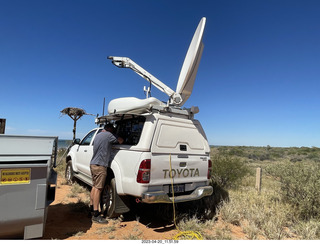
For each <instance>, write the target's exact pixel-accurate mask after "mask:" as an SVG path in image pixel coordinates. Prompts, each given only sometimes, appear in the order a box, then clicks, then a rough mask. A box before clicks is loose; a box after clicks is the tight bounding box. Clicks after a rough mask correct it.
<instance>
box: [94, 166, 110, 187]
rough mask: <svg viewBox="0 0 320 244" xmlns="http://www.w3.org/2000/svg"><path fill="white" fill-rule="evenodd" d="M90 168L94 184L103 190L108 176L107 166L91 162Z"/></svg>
mask: <svg viewBox="0 0 320 244" xmlns="http://www.w3.org/2000/svg"><path fill="white" fill-rule="evenodd" d="M90 170H91V175H92V183H93V186H94V187H95V188H97V189H99V190H102V189H103V187H104V185H105V182H106V178H107V168H106V167H104V166H100V165H95V164H90Z"/></svg>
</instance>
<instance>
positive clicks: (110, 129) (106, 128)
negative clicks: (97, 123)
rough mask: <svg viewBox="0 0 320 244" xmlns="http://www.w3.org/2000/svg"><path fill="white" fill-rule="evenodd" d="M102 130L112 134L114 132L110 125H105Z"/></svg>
mask: <svg viewBox="0 0 320 244" xmlns="http://www.w3.org/2000/svg"><path fill="white" fill-rule="evenodd" d="M104 129H105V130H106V131H109V132H113V131H114V127H113V125H112V124H110V123H108V124H106V125H105V126H104Z"/></svg>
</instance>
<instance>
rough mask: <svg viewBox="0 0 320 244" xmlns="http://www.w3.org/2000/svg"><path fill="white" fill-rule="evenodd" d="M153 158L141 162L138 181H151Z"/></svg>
mask: <svg viewBox="0 0 320 244" xmlns="http://www.w3.org/2000/svg"><path fill="white" fill-rule="evenodd" d="M150 170H151V160H150V159H145V160H143V161H142V162H141V163H140V167H139V170H138V175H137V182H138V183H149V181H150Z"/></svg>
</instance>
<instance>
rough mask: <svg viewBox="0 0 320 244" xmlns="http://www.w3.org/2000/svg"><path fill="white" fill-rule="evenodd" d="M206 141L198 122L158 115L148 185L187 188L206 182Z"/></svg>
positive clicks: (207, 155) (176, 188) (167, 188)
mask: <svg viewBox="0 0 320 244" xmlns="http://www.w3.org/2000/svg"><path fill="white" fill-rule="evenodd" d="M209 150H210V149H209V145H208V142H207V140H206V137H205V135H204V133H203V130H202V128H201V126H200V124H199V123H198V122H197V121H191V120H187V119H172V118H171V119H170V120H167V119H159V120H158V125H157V127H156V131H155V134H154V138H153V143H152V147H151V153H152V158H151V179H150V185H154V186H155V185H162V186H164V188H163V190H165V191H166V192H168V191H170V190H171V189H170V187H169V186H170V185H171V183H172V180H173V183H174V185H176V186H175V191H177V192H182V191H191V190H194V189H195V188H196V187H198V186H203V185H207V183H208V179H207V174H208V160H209Z"/></svg>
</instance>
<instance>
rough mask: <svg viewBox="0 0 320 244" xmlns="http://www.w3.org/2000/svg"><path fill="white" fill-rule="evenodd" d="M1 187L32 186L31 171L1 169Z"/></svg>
mask: <svg viewBox="0 0 320 244" xmlns="http://www.w3.org/2000/svg"><path fill="white" fill-rule="evenodd" d="M0 172H1V173H0V185H20V184H30V178H31V169H30V168H28V169H0Z"/></svg>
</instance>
